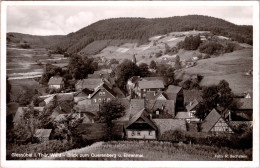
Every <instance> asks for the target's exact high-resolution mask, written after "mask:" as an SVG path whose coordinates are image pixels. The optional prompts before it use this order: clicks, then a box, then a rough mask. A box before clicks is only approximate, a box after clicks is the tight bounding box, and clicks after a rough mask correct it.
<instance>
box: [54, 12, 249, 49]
mask: <svg viewBox="0 0 260 168" xmlns="http://www.w3.org/2000/svg"><path fill="white" fill-rule="evenodd" d="M193 29H195V30H202V31H211V32H212V33H213V34H216V35H223V36H227V37H230V38H231V39H233V40H236V41H238V42H241V43H248V44H252V43H253V42H252V39H253V38H252V36H253V27H252V26H238V25H235V24H233V23H230V22H227V21H225V20H222V19H218V18H214V17H208V16H201V15H188V16H175V17H169V18H154V19H146V18H112V19H106V20H100V21H98V22H96V23H93V24H91V25H89V26H87V27H85V28H82V29H80V30H79V31H77V32H74V33H70V34H68V35H66V36H64V37H62V38H60V37H59V38H60V40H58V41H59V42H58V43H56V45H54V46H52V49H54V50H57V49H58V50H59V51H61V52H68V53H76V52H79V51H80V50H81V49H83V48H84V47H86V46H87V45H88V44H90V43H92V42H94V41H96V40H110V39H136V40H139V42H141V43H143V42H147V41H148V38H149V37H151V36H154V35H159V34H167V33H170V32H174V31H188V30H193ZM52 41H55V40H52Z"/></svg>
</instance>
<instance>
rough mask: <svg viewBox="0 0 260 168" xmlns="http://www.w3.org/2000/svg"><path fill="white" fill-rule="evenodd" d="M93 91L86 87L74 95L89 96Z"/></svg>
mask: <svg viewBox="0 0 260 168" xmlns="http://www.w3.org/2000/svg"><path fill="white" fill-rule="evenodd" d="M91 93H93V91H91V90H89V89H87V88H85V89H83V90H80V91H78V92H77V93H75V94H74V97H87V96H88V95H89V94H91Z"/></svg>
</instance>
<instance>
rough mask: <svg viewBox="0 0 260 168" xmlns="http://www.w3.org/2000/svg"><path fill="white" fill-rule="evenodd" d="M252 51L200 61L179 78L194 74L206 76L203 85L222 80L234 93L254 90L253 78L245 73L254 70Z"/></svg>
mask: <svg viewBox="0 0 260 168" xmlns="http://www.w3.org/2000/svg"><path fill="white" fill-rule="evenodd" d="M252 52H253V51H252V49H242V50H237V51H234V52H232V53H226V54H224V55H221V56H218V57H215V58H209V59H204V60H200V61H198V63H197V65H196V66H194V67H191V68H187V69H183V70H182V71H180V72H178V73H177V74H176V76H178V78H182V79H184V78H186V77H188V76H191V75H192V74H201V75H203V76H204V78H203V80H202V81H201V85H203V86H208V85H212V84H217V83H218V82H219V81H220V80H223V79H224V80H226V81H227V82H229V84H230V87H231V88H232V90H233V92H234V93H243V92H244V91H248V90H252V88H253V76H247V75H245V73H246V72H247V71H248V70H250V69H252V68H253V57H252V55H253V54H252Z"/></svg>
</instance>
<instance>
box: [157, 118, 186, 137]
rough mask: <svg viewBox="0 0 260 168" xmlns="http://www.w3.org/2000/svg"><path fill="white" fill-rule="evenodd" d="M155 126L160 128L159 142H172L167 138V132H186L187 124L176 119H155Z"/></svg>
mask: <svg viewBox="0 0 260 168" xmlns="http://www.w3.org/2000/svg"><path fill="white" fill-rule="evenodd" d="M153 121H154V124H155V125H156V126H157V128H158V136H157V139H158V140H170V139H168V138H167V137H166V136H165V133H167V131H175V130H176V131H182V132H186V131H187V128H186V122H185V121H183V120H176V119H153Z"/></svg>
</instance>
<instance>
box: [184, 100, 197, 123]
mask: <svg viewBox="0 0 260 168" xmlns="http://www.w3.org/2000/svg"><path fill="white" fill-rule="evenodd" d="M198 105H199V102H198V101H197V99H194V100H193V101H191V102H190V103H189V104H187V105H186V106H185V108H186V110H187V112H189V114H190V121H194V122H199V118H197V117H195V113H196V107H197V106H198Z"/></svg>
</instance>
